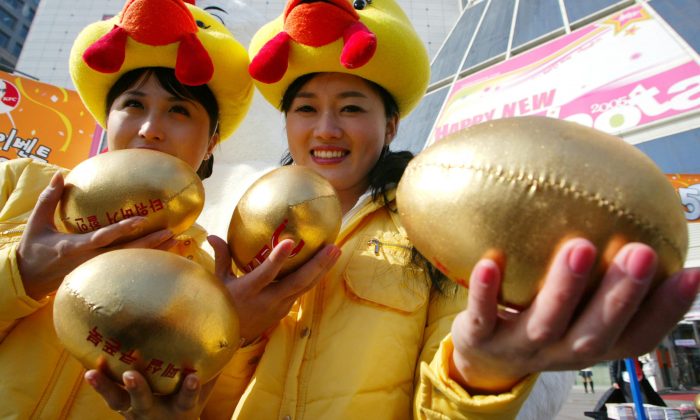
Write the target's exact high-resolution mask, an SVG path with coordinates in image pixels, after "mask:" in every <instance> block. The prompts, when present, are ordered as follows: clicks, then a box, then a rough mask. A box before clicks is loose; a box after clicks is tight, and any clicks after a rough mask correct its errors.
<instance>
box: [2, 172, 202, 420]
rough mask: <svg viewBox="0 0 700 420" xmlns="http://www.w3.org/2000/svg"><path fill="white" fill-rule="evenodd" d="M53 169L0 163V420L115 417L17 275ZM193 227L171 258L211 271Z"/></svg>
mask: <svg viewBox="0 0 700 420" xmlns="http://www.w3.org/2000/svg"><path fill="white" fill-rule="evenodd" d="M59 170H60V171H63V172H64V173H65V172H67V171H66V170H65V169H62V168H59V167H57V166H53V165H48V164H44V163H40V162H36V161H33V160H31V159H16V160H11V161H7V162H3V163H0V419H23V420H24V419H51V420H55V419H81V420H83V419H100V420H106V419H110V418H121V416H119V415H118V414H117V413H115V412H113V411H111V410H109V408H108V407H107V405H106V403H105V402H104V401H103V400H102V397H100V396H99V394H97V393H96V392H95V391H94V390H93V389H92V388H90V386H89V385H87V384H86V383H85V382H84V381H83V374H84V372H85V369H83V367H82V365H80V364H79V363H78V362H77V361H76V360H75V359H73V358H72V357H71V356H70V355H69V354H68V353H67V352H66V351H65V350H64V349H63V346H62V345H61V344H60V342H59V341H58V338H57V337H56V333H55V332H54V327H53V296H46V297H45V298H43V299H41V300H38V301H37V300H34V299H32V298H30V297H29V296H27V294H26V293H25V291H24V287H23V285H22V280H21V278H20V274H19V271H18V269H17V257H16V253H17V246H18V244H19V240H20V238H21V235H22V232H23V231H24V227H25V224H26V222H27V219H28V217H29V214H30V213H31V211H32V209H33V207H34V205H35V203H36V200H37V198H38V196H39V194H40V193H41V191H42V190H43V189H44V188H45V187H46V186H47V185H48V184H49V181H50V180H51V177H52V176H53V174H54V173H55V172H56V171H59ZM205 236H206V233H205V232H204V230H203V229H202V228H201V227H198V226H194V227H192V228H190V230H188V231H187V232H185V233H184V234H183V235H181V236H179V237H178V238H177V239H178V240H179V244H178V247H177V250H178V253H179V254H181V255H183V256H188V257H191V258H192V259H194V260H195V261H198V262H200V263H201V264H203V265H204V266H206V267H207V268H209V269H210V270H211V269H212V268H213V263H212V260H211V257H210V256H209V255H208V254H207V253H206V252H204V251H203V250H202V249H201V248H200V244H201V243H202V241H203V240H204V238H205Z"/></svg>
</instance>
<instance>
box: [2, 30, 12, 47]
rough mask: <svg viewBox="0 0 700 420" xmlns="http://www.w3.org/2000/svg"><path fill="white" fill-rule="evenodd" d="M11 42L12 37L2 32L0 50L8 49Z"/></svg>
mask: <svg viewBox="0 0 700 420" xmlns="http://www.w3.org/2000/svg"><path fill="white" fill-rule="evenodd" d="M9 42H10V36H9V35H7V34H6V33H5V32H3V31H0V48H7V45H8V43H9Z"/></svg>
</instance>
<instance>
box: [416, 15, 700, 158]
mask: <svg viewBox="0 0 700 420" xmlns="http://www.w3.org/2000/svg"><path fill="white" fill-rule="evenodd" d="M678 39H679V38H678V36H677V35H675V36H674V34H671V33H669V31H668V29H666V27H664V26H663V25H662V24H661V23H660V22H658V21H657V20H655V19H654V18H652V16H651V15H650V14H649V13H648V12H647V10H645V9H644V7H643V6H641V5H639V6H632V7H630V8H628V9H625V10H623V11H621V12H619V13H617V14H615V15H613V16H611V17H609V18H607V19H605V20H602V21H600V22H597V23H593V24H591V25H588V26H585V27H583V28H581V29H579V30H577V31H575V32H572V33H570V34H568V35H565V36H562V37H561V38H558V39H556V40H553V41H551V42H549V43H546V44H544V45H542V46H540V47H538V48H535V49H533V50H532V51H529V52H527V53H523V54H522V55H518V56H515V57H514V58H512V59H509V60H507V61H505V62H502V63H500V64H497V65H495V66H492V67H489V68H488V69H486V70H483V71H481V72H478V73H476V74H473V75H470V76H467V77H465V78H463V79H461V80H459V81H457V82H456V83H455V84H454V85H453V87H452V90H451V91H450V93H449V95H448V97H447V100H446V102H445V105H444V107H443V110H442V111H441V113H440V115H439V116H438V119H437V122H436V125H435V127H434V129H433V132H432V133H431V135H430V138H429V139H428V141H427V143H426V147H427V146H428V145H430V144H431V143H433V142H435V141H438V140H440V139H441V138H443V137H445V136H447V135H448V134H452V133H454V132H456V131H459V130H462V129H464V128H467V127H469V126H471V125H474V124H478V123H481V122H485V121H489V120H493V119H497V118H506V117H515V116H522V115H543V116H549V117H553V118H560V119H564V120H570V121H575V122H578V123H580V124H583V125H586V126H589V127H594V128H596V129H598V130H601V131H605V132H608V133H610V134H615V135H617V134H619V133H622V132H624V131H626V130H629V129H632V128H636V127H640V126H643V125H645V124H649V123H652V122H656V121H659V120H663V119H667V118H670V117H674V116H677V115H680V114H685V113H689V112H693V111H697V110H700V65H698V63H697V62H695V60H694V56H693V55H692V53H691V52H690V50H689V48H688V47H687V46H685V45H684V44H682V43H681V42H680V41H679V40H678Z"/></svg>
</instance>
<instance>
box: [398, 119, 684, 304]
mask: <svg viewBox="0 0 700 420" xmlns="http://www.w3.org/2000/svg"><path fill="white" fill-rule="evenodd" d="M397 206H398V209H399V215H400V218H401V221H402V222H403V224H404V226H405V228H406V231H407V232H408V235H409V238H410V239H411V241H412V242H413V243H414V245H415V247H416V248H417V249H418V250H419V251H420V252H421V253H422V254H423V255H425V256H426V257H427V258H429V260H430V261H431V262H432V263H433V264H434V265H435V266H437V267H438V268H439V269H440V270H441V271H443V272H444V273H445V274H446V275H447V276H448V277H449V278H451V279H452V280H454V281H456V282H458V283H460V284H462V285H465V286H466V285H467V283H468V279H469V275H470V273H471V270H472V268H473V267H474V265H475V264H476V262H477V261H478V260H479V259H480V258H481V257H484V256H492V257H495V258H497V259H498V258H501V257H505V267H506V269H505V273H504V282H503V286H502V290H501V296H500V299H501V302H502V303H503V304H505V305H506V306H511V307H513V308H523V307H526V306H528V305H529V304H530V303H531V301H532V299H533V298H534V296H535V295H536V293H537V291H538V290H539V289H540V287H541V285H542V282H543V280H544V275H545V273H546V271H547V268H548V266H549V263H550V260H551V258H552V256H553V254H554V253H555V251H556V250H557V247H558V246H559V245H560V244H561V243H562V242H563V241H564V240H566V239H569V238H572V237H578V236H582V237H585V238H587V239H589V240H590V241H592V242H593V243H594V244H595V245H596V247H597V249H598V251H599V259H598V262H597V263H596V268H595V275H594V276H591V277H592V278H593V281H592V283H591V284H590V285H589V286H588V287H589V290H590V288H593V287H595V285H596V284H597V283H598V282H599V281H600V278H601V275H602V273H604V270H605V269H606V268H607V267H608V265H609V264H610V262H611V259H612V257H613V256H614V254H615V253H616V252H617V251H618V250H619V249H620V248H621V247H622V246H623V245H624V244H625V243H628V242H631V241H639V242H644V243H647V244H649V245H650V246H651V247H653V248H654V249H655V250H656V251H657V253H658V255H659V267H660V270H659V272H658V276H657V281H658V280H660V279H661V278H665V277H666V276H667V275H669V274H670V273H673V272H675V271H677V270H679V269H681V268H682V267H683V264H684V261H685V256H686V253H687V248H688V232H687V224H686V220H685V217H684V215H683V209H682V206H681V204H680V202H679V200H678V197H677V196H676V193H675V191H674V189H673V187H672V186H671V184H670V183H669V182H668V180H667V179H666V177H665V176H664V174H663V173H661V171H660V170H659V169H658V168H657V167H656V165H655V164H654V163H653V162H652V161H651V160H650V159H649V158H647V157H646V156H645V155H644V154H643V153H642V152H640V151H639V150H637V149H636V148H635V147H633V146H631V145H629V144H627V143H626V142H624V141H623V140H621V139H619V138H617V137H614V136H611V135H608V134H606V133H602V132H600V131H597V130H594V129H591V128H587V127H584V126H581V125H578V124H575V123H572V122H567V121H562V120H556V119H550V118H544V117H520V118H508V119H502V120H497V121H493V122H488V123H483V124H480V125H477V126H474V127H471V128H469V129H466V130H464V131H461V132H459V133H457V134H456V135H453V136H451V137H449V138H446V139H444V140H441V141H440V142H438V143H436V144H434V145H432V146H431V147H429V148H427V149H425V150H424V151H423V152H421V153H420V154H419V155H418V156H417V157H416V158H415V159H414V160H413V161H411V163H410V164H409V165H408V167H407V169H406V172H405V174H404V176H403V178H402V180H401V182H400V183H399V186H398V192H397Z"/></svg>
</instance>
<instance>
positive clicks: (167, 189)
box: [59, 149, 204, 243]
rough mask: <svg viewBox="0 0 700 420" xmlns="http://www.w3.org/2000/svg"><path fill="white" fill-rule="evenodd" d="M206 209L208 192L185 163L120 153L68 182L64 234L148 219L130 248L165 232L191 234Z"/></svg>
mask: <svg viewBox="0 0 700 420" xmlns="http://www.w3.org/2000/svg"><path fill="white" fill-rule="evenodd" d="M203 206H204V187H203V186H202V181H201V180H200V179H199V177H198V176H197V174H196V173H195V171H194V170H192V168H191V167H190V166H189V165H188V164H187V163H185V162H184V161H182V160H180V159H178V158H176V157H174V156H171V155H169V154H167V153H162V152H158V151H154V150H147V149H126V150H115V151H113V152H108V153H103V154H100V155H97V156H94V157H92V158H90V159H87V160H85V161H83V162H81V163H80V164H78V165H77V166H76V167H75V168H74V169H73V170H72V171H71V172H70V173H69V174H68V175H67V176H66V179H65V189H64V191H63V196H62V197H61V203H60V205H59V217H60V219H61V223H62V224H63V227H64V230H65V231H66V232H70V233H85V232H90V231H94V230H97V229H99V228H100V227H103V226H107V225H111V224H113V223H116V222H119V221H121V220H123V219H126V218H129V217H133V216H145V217H146V223H145V224H144V225H143V228H142V230H141V231H139V232H136V233H134V234H132V235H128V236H126V237H124V238H121V239H120V240H119V241H117V242H116V243H120V242H128V241H130V240H133V239H136V238H138V237H140V236H143V235H146V234H148V233H151V232H155V231H157V230H160V229H170V230H171V231H172V232H173V233H174V234H175V235H177V234H180V233H182V232H184V231H185V230H187V229H188V228H189V227H190V226H192V224H194V222H195V220H196V219H197V217H198V216H199V214H200V213H201V211H202V207H203Z"/></svg>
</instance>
